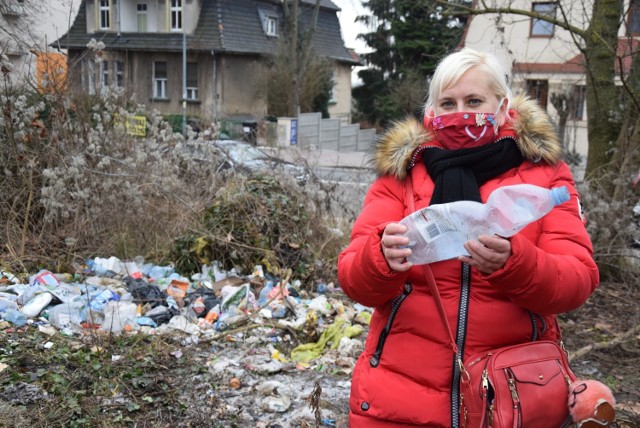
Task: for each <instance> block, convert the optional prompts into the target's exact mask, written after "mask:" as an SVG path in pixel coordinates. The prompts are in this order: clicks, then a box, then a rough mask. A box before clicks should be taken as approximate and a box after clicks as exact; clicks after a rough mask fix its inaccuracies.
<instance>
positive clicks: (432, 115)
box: [424, 107, 436, 119]
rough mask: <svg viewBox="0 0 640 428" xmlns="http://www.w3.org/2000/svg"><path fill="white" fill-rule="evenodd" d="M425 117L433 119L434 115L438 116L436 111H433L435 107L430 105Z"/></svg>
mask: <svg viewBox="0 0 640 428" xmlns="http://www.w3.org/2000/svg"><path fill="white" fill-rule="evenodd" d="M424 117H428V118H430V119H433V118H434V117H436V112H435V111H433V107H429V108H428V109H427V110H426V111H425V112H424Z"/></svg>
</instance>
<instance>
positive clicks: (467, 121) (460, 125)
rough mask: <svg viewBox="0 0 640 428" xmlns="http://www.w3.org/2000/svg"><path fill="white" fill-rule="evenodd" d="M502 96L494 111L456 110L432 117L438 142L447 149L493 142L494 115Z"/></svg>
mask: <svg viewBox="0 0 640 428" xmlns="http://www.w3.org/2000/svg"><path fill="white" fill-rule="evenodd" d="M504 100H505V99H504V98H503V99H502V100H501V101H500V104H499V105H498V109H497V110H496V112H495V113H475V112H457V113H448V114H443V115H440V116H436V117H434V118H433V120H432V122H431V125H432V129H433V132H434V133H435V134H436V138H438V141H440V144H442V146H443V147H444V148H445V149H448V150H458V149H468V148H472V147H480V146H484V145H485V144H488V143H491V142H493V140H494V139H495V137H496V135H498V122H497V120H496V117H497V115H498V112H499V111H500V108H501V107H502V103H503V102H504Z"/></svg>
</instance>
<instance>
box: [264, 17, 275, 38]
mask: <svg viewBox="0 0 640 428" xmlns="http://www.w3.org/2000/svg"><path fill="white" fill-rule="evenodd" d="M265 33H267V36H277V35H278V20H277V19H276V18H274V17H273V16H267V19H266V29H265Z"/></svg>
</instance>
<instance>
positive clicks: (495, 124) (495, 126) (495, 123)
mask: <svg viewBox="0 0 640 428" xmlns="http://www.w3.org/2000/svg"><path fill="white" fill-rule="evenodd" d="M506 99H507V97H503V98H502V99H501V100H500V103H499V104H498V108H497V109H496V112H495V113H494V114H493V134H494V135H498V128H499V127H500V125H498V114H499V113H500V109H501V108H502V104H503V103H504V102H505V100H506Z"/></svg>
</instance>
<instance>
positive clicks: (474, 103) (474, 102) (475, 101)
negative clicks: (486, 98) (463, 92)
mask: <svg viewBox="0 0 640 428" xmlns="http://www.w3.org/2000/svg"><path fill="white" fill-rule="evenodd" d="M467 102H468V103H469V105H470V106H474V107H477V106H479V105H480V104H482V100H479V99H477V98H472V99H470V100H469V101H467Z"/></svg>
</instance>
